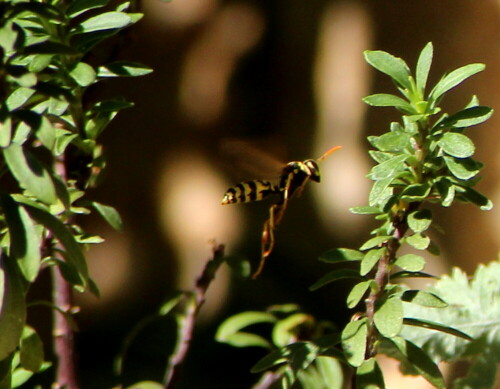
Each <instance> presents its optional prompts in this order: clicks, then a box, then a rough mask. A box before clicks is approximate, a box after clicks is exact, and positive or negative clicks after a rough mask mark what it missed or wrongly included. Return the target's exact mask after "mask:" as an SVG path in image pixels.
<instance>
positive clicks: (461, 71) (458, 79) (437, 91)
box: [429, 63, 485, 101]
mask: <svg viewBox="0 0 500 389" xmlns="http://www.w3.org/2000/svg"><path fill="white" fill-rule="evenodd" d="M484 68H485V66H484V64H481V63H474V64H470V65H465V66H462V67H461V68H458V69H456V70H454V71H452V72H451V73H449V74H447V75H446V76H444V77H443V78H442V79H441V80H440V81H439V82H438V83H437V84H436V86H435V87H434V88H433V89H432V91H431V93H430V94H429V98H431V99H432V100H434V101H437V100H438V99H439V98H440V97H441V96H442V95H443V94H445V93H446V92H448V91H449V90H450V89H452V88H454V87H456V86H457V85H458V84H460V83H462V82H463V81H464V80H466V79H467V78H469V77H471V76H473V75H474V74H476V73H479V72H481V71H483V70H484Z"/></svg>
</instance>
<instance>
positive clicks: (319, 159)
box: [317, 146, 342, 161]
mask: <svg viewBox="0 0 500 389" xmlns="http://www.w3.org/2000/svg"><path fill="white" fill-rule="evenodd" d="M341 148H342V146H333V147H332V148H331V149H330V150H328V151H327V152H326V153H324V154H323V155H322V156H321V157H319V158H318V159H317V161H322V160H324V159H325V158H326V157H328V156H329V155H330V154H331V153H333V152H334V151H337V150H340V149H341Z"/></svg>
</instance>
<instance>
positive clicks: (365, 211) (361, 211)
mask: <svg viewBox="0 0 500 389" xmlns="http://www.w3.org/2000/svg"><path fill="white" fill-rule="evenodd" d="M349 211H351V213H354V214H356V215H377V214H379V213H380V209H379V208H378V207H370V206H361V207H352V208H350V209H349Z"/></svg>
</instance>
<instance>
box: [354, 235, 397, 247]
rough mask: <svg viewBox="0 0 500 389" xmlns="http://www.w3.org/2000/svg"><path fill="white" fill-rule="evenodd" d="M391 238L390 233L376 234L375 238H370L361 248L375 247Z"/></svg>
mask: <svg viewBox="0 0 500 389" xmlns="http://www.w3.org/2000/svg"><path fill="white" fill-rule="evenodd" d="M391 238H392V237H391V236H388V235H382V236H376V237H374V238H371V239H368V240H367V241H366V242H365V243H364V244H363V245H362V246H361V247H360V248H359V249H360V250H368V249H371V248H373V247H379V246H381V245H382V244H383V243H385V242H387V241H388V240H389V239H391Z"/></svg>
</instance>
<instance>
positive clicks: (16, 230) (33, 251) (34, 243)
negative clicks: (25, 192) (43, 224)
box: [0, 194, 42, 282]
mask: <svg viewBox="0 0 500 389" xmlns="http://www.w3.org/2000/svg"><path fill="white" fill-rule="evenodd" d="M0 201H1V204H2V208H3V212H4V215H5V220H6V222H7V227H8V229H9V237H10V255H11V257H12V258H14V259H16V260H17V261H18V263H19V267H20V269H21V272H22V273H23V276H24V277H25V278H26V280H27V281H29V282H33V280H34V279H35V278H36V276H37V275H38V272H39V270H40V264H41V259H42V258H41V253H40V247H41V242H42V239H41V233H40V231H38V230H37V228H36V226H35V223H33V221H32V220H31V218H30V217H29V215H28V213H27V212H26V210H25V209H24V208H23V207H20V206H19V205H18V204H17V203H16V202H15V201H14V200H13V199H12V197H10V196H9V195H6V194H4V195H1V196H0Z"/></svg>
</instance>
